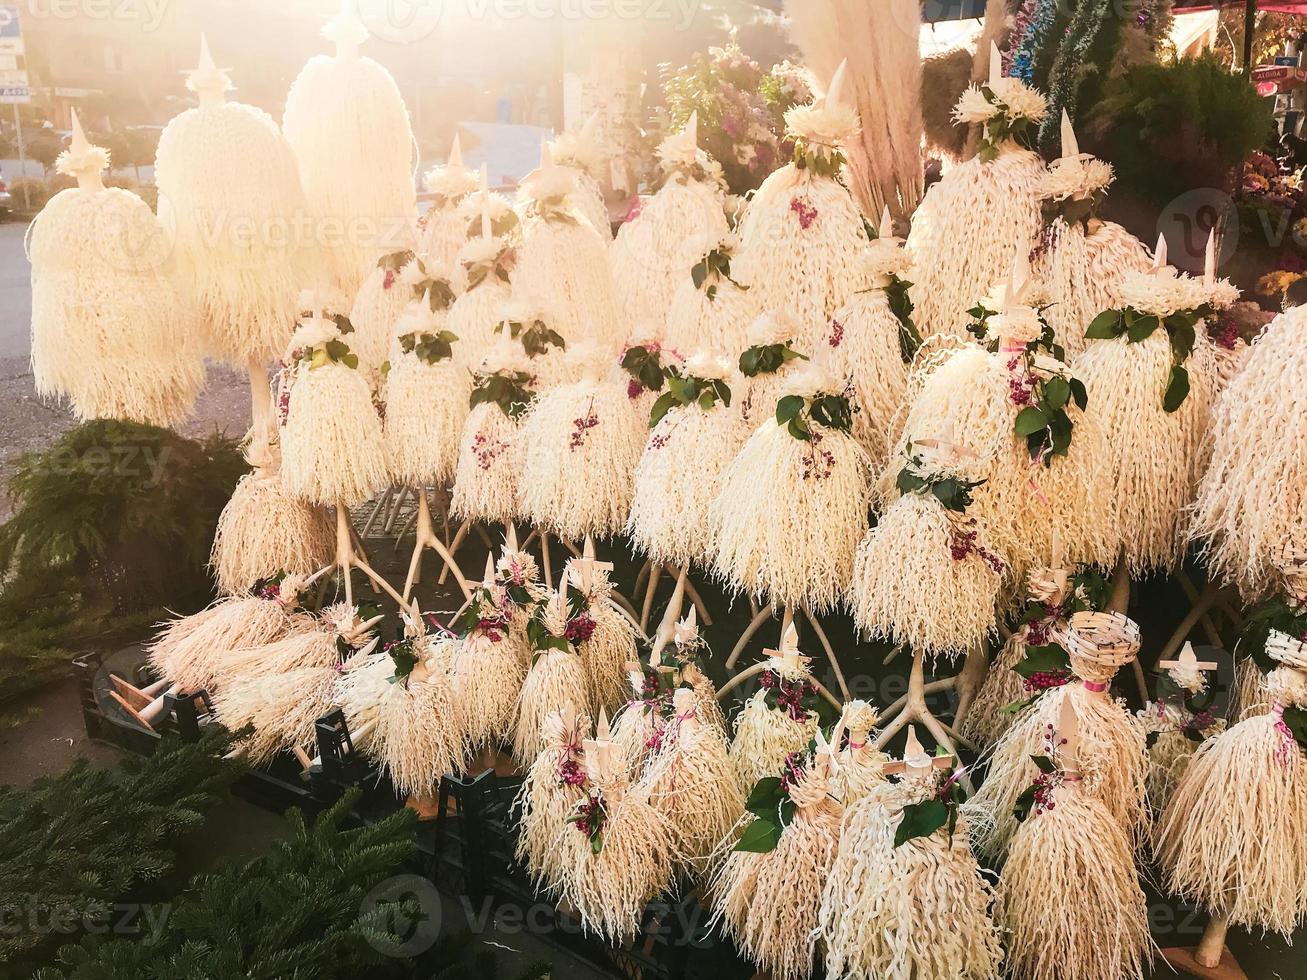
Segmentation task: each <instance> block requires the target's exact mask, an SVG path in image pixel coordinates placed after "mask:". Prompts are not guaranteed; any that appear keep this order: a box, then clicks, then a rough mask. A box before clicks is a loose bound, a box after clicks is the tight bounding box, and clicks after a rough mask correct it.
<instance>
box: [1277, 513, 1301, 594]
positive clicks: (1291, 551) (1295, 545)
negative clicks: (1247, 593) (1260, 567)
mask: <svg viewBox="0 0 1307 980" xmlns="http://www.w3.org/2000/svg"><path fill="white" fill-rule="evenodd" d="M1275 567H1276V570H1277V571H1279V573H1280V574H1281V575H1282V576H1283V577H1284V590H1285V591H1286V592H1287V593H1289V596H1290V597H1291V598H1292V599H1294V601H1296V602H1297V603H1299V604H1300V605H1301V604H1305V603H1307V527H1303V528H1299V529H1297V530H1296V531H1295V533H1294V534H1293V535H1292V536H1291V537H1290V538H1289V540H1288V541H1286V542H1285V543H1284V544H1283V545H1282V546H1281V548H1280V553H1279V554H1278V555H1277V556H1276V559H1275Z"/></svg>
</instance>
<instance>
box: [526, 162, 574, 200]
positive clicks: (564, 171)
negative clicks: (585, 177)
mask: <svg viewBox="0 0 1307 980" xmlns="http://www.w3.org/2000/svg"><path fill="white" fill-rule="evenodd" d="M519 189H520V191H521V194H522V197H524V198H526V199H527V200H529V201H535V202H537V203H543V202H553V201H558V200H561V199H563V198H566V197H567V196H568V195H569V194H572V193H574V192H575V191H576V171H575V170H569V169H568V168H567V167H544V168H541V169H539V170H533V171H532V172H531V173H529V174H528V175H527V176H526V177H525V178H524V179H523V180H522V183H521V185H520V188H519Z"/></svg>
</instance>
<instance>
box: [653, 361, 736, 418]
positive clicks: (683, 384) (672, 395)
mask: <svg viewBox="0 0 1307 980" xmlns="http://www.w3.org/2000/svg"><path fill="white" fill-rule="evenodd" d="M665 377H666V379H667V390H666V391H665V392H663V393H662V394H661V395H659V396H658V400H657V401H656V402H654V404H653V408H652V409H651V410H650V412H649V428H651V429H652V428H653V427H654V426H656V425H657V424H658V423H659V422H661V421H662V420H663V417H664V416H665V415H666V414H667V413H668V412H670V411H671V410H672V409H673V408H676V407H678V406H680V407H684V406H686V405H698V406H699V408H701V409H702V410H703V411H705V412H706V411H708V410H709V409H711V408H712V407H713V406H714V405H716V404H717V403H718V402H721V403H722V404H723V405H725V406H726V407H727V408H730V407H731V389H730V386H729V385H727V384H726V382H725V381H723V380H722V379H721V378H700V377H697V376H696V375H693V374H686V375H682V374H681V373H680V372H679V371H678V370H677V369H676V368H674V367H673V368H668V370H667V373H666V375H665Z"/></svg>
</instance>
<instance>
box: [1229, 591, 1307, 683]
mask: <svg viewBox="0 0 1307 980" xmlns="http://www.w3.org/2000/svg"><path fill="white" fill-rule="evenodd" d="M1271 630H1279V631H1280V632H1281V633H1288V634H1289V635H1290V636H1303V635H1304V634H1307V604H1300V603H1299V602H1298V601H1297V600H1296V599H1294V598H1292V597H1291V596H1284V595H1275V596H1271V597H1270V598H1268V599H1263V600H1262V601H1261V602H1258V603H1257V604H1255V605H1254V606H1252V607H1251V608H1250V609H1249V610H1248V611H1247V612H1246V613H1245V614H1244V620H1243V624H1242V625H1241V626H1240V627H1239V640H1238V643H1237V644H1236V645H1235V650H1236V652H1238V653H1240V654H1243V655H1244V656H1248V657H1252V658H1253V662H1254V663H1256V664H1257V666H1258V668H1259V669H1260V670H1261V672H1262V673H1263V674H1269V673H1270V672H1271V671H1273V670H1274V669H1275V668H1276V666H1277V664H1276V662H1275V661H1274V660H1273V659H1272V658H1271V657H1270V655H1269V654H1267V652H1266V640H1267V638H1268V637H1269V636H1270V633H1271Z"/></svg>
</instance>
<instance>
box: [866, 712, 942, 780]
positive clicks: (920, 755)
mask: <svg viewBox="0 0 1307 980" xmlns="http://www.w3.org/2000/svg"><path fill="white" fill-rule="evenodd" d="M953 763H954V759H953V754H952V752H949V754H948V755H931V754H930V753H929V752H927V751H926V750H925V748H924V747H923V746H922V744H921V742H920V741H919V740H918V739H917V726H915V725H909V726H908V741H907V744H905V745H904V746H903V758H902V759H900V760H899V761H897V762H887V763H885V766H884V768H883V769H882V770H881V771H882V772H884V773H885V775H887V776H901V775H903V774H905V773H916V774H921V773H925V772H928V771H929V770H931V769H952V768H953Z"/></svg>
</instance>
